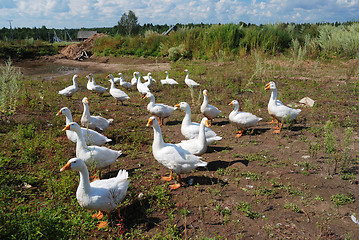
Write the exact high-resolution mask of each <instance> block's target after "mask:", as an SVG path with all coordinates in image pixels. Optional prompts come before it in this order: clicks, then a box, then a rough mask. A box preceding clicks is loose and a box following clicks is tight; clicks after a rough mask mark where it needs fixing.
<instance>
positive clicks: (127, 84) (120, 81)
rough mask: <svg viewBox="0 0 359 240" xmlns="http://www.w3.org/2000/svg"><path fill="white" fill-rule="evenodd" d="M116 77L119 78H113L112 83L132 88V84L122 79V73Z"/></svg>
mask: <svg viewBox="0 0 359 240" xmlns="http://www.w3.org/2000/svg"><path fill="white" fill-rule="evenodd" d="M118 75H119V76H120V77H119V78H114V82H115V83H118V82H119V83H120V86H122V87H124V88H127V89H130V88H131V87H132V84H131V83H129V82H126V81H125V79H124V78H123V75H122V73H118Z"/></svg>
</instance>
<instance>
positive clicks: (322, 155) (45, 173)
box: [0, 55, 359, 239]
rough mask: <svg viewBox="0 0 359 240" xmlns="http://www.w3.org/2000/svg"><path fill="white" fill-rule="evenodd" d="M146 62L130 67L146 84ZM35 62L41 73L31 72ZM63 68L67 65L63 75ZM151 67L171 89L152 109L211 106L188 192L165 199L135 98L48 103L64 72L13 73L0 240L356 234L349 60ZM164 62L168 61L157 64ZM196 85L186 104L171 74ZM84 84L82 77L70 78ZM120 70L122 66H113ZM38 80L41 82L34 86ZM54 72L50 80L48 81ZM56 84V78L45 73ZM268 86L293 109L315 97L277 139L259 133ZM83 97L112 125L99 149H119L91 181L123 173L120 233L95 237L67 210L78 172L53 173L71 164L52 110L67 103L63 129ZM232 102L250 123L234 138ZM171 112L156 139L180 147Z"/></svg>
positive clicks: (87, 215) (353, 91) (353, 86)
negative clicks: (211, 138) (201, 164)
mask: <svg viewBox="0 0 359 240" xmlns="http://www.w3.org/2000/svg"><path fill="white" fill-rule="evenodd" d="M147 63H148V60H146V63H143V64H141V62H140V61H138V62H137V63H136V64H133V65H129V66H128V68H127V69H126V70H125V71H122V73H123V74H124V76H125V78H126V80H130V79H131V78H132V72H133V71H140V72H141V73H142V75H147V72H145V71H144V70H143V69H146V64H147ZM41 64H44V63H41ZM75 64H76V63H75V62H74V66H75ZM157 64H158V71H152V76H153V77H154V78H155V79H157V80H160V79H164V77H165V75H164V74H163V70H169V72H170V76H171V77H173V78H175V79H176V80H177V81H178V82H180V84H179V85H178V86H174V87H167V86H165V87H163V86H161V85H160V84H159V83H158V82H157V85H156V86H155V87H154V89H153V93H154V95H155V97H156V102H161V103H165V104H168V105H175V104H176V103H178V102H180V101H186V102H188V103H190V104H191V108H192V113H193V114H192V120H193V121H196V122H199V121H200V119H201V118H202V116H201V114H200V112H199V106H200V104H201V102H202V96H199V93H200V92H201V91H202V90H203V89H207V90H208V92H209V102H210V104H212V105H215V106H217V107H218V108H220V109H221V110H222V114H221V116H220V117H219V118H217V119H215V121H214V125H213V126H212V129H213V130H214V131H215V132H217V133H218V134H219V135H220V136H222V137H223V139H222V140H221V141H219V142H217V143H215V144H214V145H212V146H211V147H210V148H209V149H208V151H207V153H205V154H204V155H203V158H204V160H205V161H207V162H208V163H209V164H208V168H206V169H198V170H196V171H193V172H191V173H189V174H186V175H184V176H183V178H184V182H186V183H187V184H186V185H185V186H184V187H182V188H180V189H178V190H175V191H170V190H169V186H168V183H165V182H163V181H161V180H160V176H163V175H168V174H169V170H168V169H165V168H164V167H163V166H162V165H160V164H159V163H158V162H156V160H155V159H154V158H153V155H152V152H151V145H152V140H153V131H152V128H147V127H146V122H147V120H148V118H149V117H150V115H149V113H148V112H147V110H146V105H147V102H148V100H141V99H140V98H139V94H138V92H136V90H135V89H133V90H132V91H128V94H129V96H130V97H131V99H130V100H129V101H128V102H127V103H126V104H125V105H124V106H122V105H120V104H119V105H116V104H115V100H114V99H113V98H112V96H110V95H109V93H106V94H104V95H103V96H101V97H100V96H97V95H96V94H94V93H90V92H88V91H87V90H86V81H87V80H85V78H81V81H80V82H79V85H80V91H79V92H77V93H76V94H75V95H74V96H73V97H72V98H70V99H67V98H65V97H62V96H60V95H58V94H57V91H59V90H61V89H62V88H64V87H65V86H68V85H70V84H71V76H60V77H53V78H50V79H49V78H48V75H49V73H46V74H45V73H44V74H41V73H36V75H34V74H31V75H30V74H29V75H27V74H26V69H24V76H25V79H24V81H23V85H22V91H21V92H20V93H19V96H18V98H19V106H18V109H17V111H16V113H15V114H14V115H11V116H4V115H3V116H2V124H1V125H0V133H1V139H2V141H1V143H0V146H1V149H2V152H1V155H0V160H1V161H0V168H1V171H0V175H1V177H0V182H1V190H0V193H1V194H0V205H1V208H0V209H1V214H0V222H1V224H0V236H1V238H2V239H13V238H16V239H22V238H31V239H34V238H35V239H38V238H43V239H47V238H51V239H53V238H54V237H56V238H57V239H63V238H64V239H68V238H81V239H89V238H90V239H99V238H103V239H110V238H116V239H119V238H120V239H121V238H124V239H142V238H143V239H271V238H272V239H285V238H289V239H357V238H358V237H359V228H358V225H356V224H355V223H354V222H353V221H352V220H351V215H352V214H354V215H355V214H359V212H358V208H357V206H358V205H357V201H356V199H358V197H359V191H358V157H357V154H358V149H359V148H358V136H357V132H358V126H359V124H358V117H359V108H358V104H357V103H358V96H359V95H358V90H359V80H358V79H359V78H358V62H357V61H355V60H350V61H347V60H341V59H334V60H330V61H321V60H317V61H301V62H294V61H292V60H291V59H290V58H287V57H282V56H281V57H271V58H266V57H265V56H262V55H252V56H248V57H246V58H243V59H239V60H237V61H232V62H202V61H191V62H189V61H188V62H186V61H182V62H176V63H171V69H162V68H163V67H162V65H161V64H162V63H157ZM166 66H168V65H166ZM186 68H187V69H189V71H190V77H191V78H192V79H194V80H196V81H197V82H199V83H200V84H201V88H200V89H195V91H194V93H195V97H194V98H193V99H192V98H191V94H190V91H189V90H188V88H187V86H186V85H185V84H184V81H183V80H184V76H185V75H184V72H183V70H184V69H186ZM77 70H78V72H79V74H80V75H81V76H85V75H86V74H88V73H89V72H91V69H88V68H85V67H81V68H78V69H77ZM119 71H121V70H119ZM108 73H109V72H108V70H107V69H106V68H103V69H100V70H98V69H97V70H96V74H95V76H96V82H97V83H98V84H101V85H103V86H107V87H109V83H108V81H107V80H105V76H106V75H107V74H108ZM45 75H46V78H45V77H44V76H45ZM54 75H56V74H55V73H54ZM56 76H58V75H56ZM269 81H275V82H276V84H277V87H278V94H279V96H278V97H279V99H280V100H281V101H282V102H284V103H285V104H291V105H292V106H296V104H298V101H299V100H300V99H301V98H303V97H306V96H308V97H310V98H312V99H313V100H315V101H316V102H315V105H314V107H312V108H310V107H304V106H297V107H298V108H301V109H302V112H301V113H300V115H299V117H298V119H297V121H296V122H294V123H292V124H288V125H285V128H284V129H283V131H282V132H281V133H280V134H278V135H276V134H274V133H273V130H272V126H271V125H269V124H267V123H266V122H267V121H270V120H271V119H270V117H269V115H268V113H267V103H268V100H269V95H270V94H269V92H266V91H265V90H264V86H265V84H266V83H267V82H269ZM85 96H87V97H88V98H89V102H90V103H89V105H90V111H91V113H92V114H94V115H102V116H104V117H107V118H114V119H115V121H114V124H112V125H111V126H110V128H109V129H108V130H107V131H106V132H105V135H106V136H108V137H109V138H111V139H112V140H113V141H112V142H111V143H110V144H108V145H107V146H108V147H109V148H112V149H118V150H122V152H123V153H124V154H123V155H122V156H121V157H120V158H119V159H118V161H117V162H116V164H114V165H113V166H111V168H110V169H109V170H108V171H104V174H103V178H108V177H113V176H115V175H116V174H117V171H118V170H119V169H126V170H127V171H129V175H130V180H131V183H130V187H129V190H128V192H127V196H126V198H125V200H124V201H123V203H122V204H121V205H120V206H119V209H120V212H121V216H122V217H123V218H124V225H125V228H126V229H125V232H124V233H123V231H121V229H120V228H119V227H117V226H114V227H109V228H105V229H97V228H96V223H97V220H94V219H92V218H91V214H92V212H90V211H88V210H85V209H82V208H81V207H80V206H79V205H78V203H77V200H76V196H75V193H76V188H77V185H78V180H79V176H78V173H77V172H62V173H60V172H59V169H60V168H61V167H62V166H63V165H64V164H65V163H66V162H67V160H68V159H70V158H72V157H74V156H75V145H74V144H73V143H71V142H70V141H69V140H67V138H66V135H65V133H64V132H62V131H61V129H62V128H63V127H64V126H65V119H64V118H63V117H56V116H55V114H56V113H57V111H58V110H59V109H60V108H61V107H64V106H67V107H69V108H70V110H71V111H72V114H73V117H74V121H77V122H79V120H80V118H81V114H82V109H83V108H82V104H81V99H82V98H83V97H85ZM233 99H237V100H239V102H240V103H241V108H242V110H243V111H249V112H252V113H254V114H256V115H257V116H260V117H262V118H263V121H262V122H260V123H259V125H258V126H257V127H255V128H253V129H251V130H247V131H246V132H245V134H244V135H243V136H242V137H241V138H239V139H237V138H235V126H234V125H233V124H231V123H230V122H229V120H228V115H229V113H230V112H231V111H232V107H231V106H228V103H229V102H230V101H231V100H233ZM183 116H184V113H183V112H181V111H176V112H175V113H174V115H173V116H171V117H170V118H169V119H167V120H166V121H165V122H166V124H165V125H164V126H163V127H162V132H163V135H164V139H165V141H166V142H179V141H180V140H182V139H184V138H183V136H182V135H181V133H180V124H181V121H182V118H183Z"/></svg>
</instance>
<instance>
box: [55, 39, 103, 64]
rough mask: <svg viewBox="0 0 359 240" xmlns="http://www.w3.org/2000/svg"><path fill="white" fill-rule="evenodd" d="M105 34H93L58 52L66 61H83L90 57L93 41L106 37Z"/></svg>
mask: <svg viewBox="0 0 359 240" xmlns="http://www.w3.org/2000/svg"><path fill="white" fill-rule="evenodd" d="M106 36H107V34H104V33H95V34H94V35H92V36H91V37H89V38H88V39H86V40H85V41H83V42H80V43H75V44H71V45H68V46H66V47H64V48H63V49H61V50H60V53H61V54H62V55H64V56H65V57H66V58H68V59H76V60H83V59H84V58H86V57H87V58H88V57H90V56H91V48H92V47H93V44H94V42H95V40H97V39H99V38H102V37H106Z"/></svg>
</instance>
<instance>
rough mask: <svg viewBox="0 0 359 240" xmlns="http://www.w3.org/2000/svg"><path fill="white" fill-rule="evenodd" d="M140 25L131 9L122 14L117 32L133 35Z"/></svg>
mask: <svg viewBox="0 0 359 240" xmlns="http://www.w3.org/2000/svg"><path fill="white" fill-rule="evenodd" d="M139 27H140V25H139V24H138V23H137V17H136V15H135V13H134V12H133V11H131V10H130V11H128V14H127V13H124V14H122V17H121V20H120V21H119V22H118V28H119V33H120V34H122V35H135V34H137V33H138V31H139Z"/></svg>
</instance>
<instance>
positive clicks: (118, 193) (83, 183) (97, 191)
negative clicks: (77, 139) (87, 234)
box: [60, 158, 130, 228]
mask: <svg viewBox="0 0 359 240" xmlns="http://www.w3.org/2000/svg"><path fill="white" fill-rule="evenodd" d="M65 170H73V171H78V172H79V173H80V182H79V186H78V188H77V191H76V198H77V202H78V203H79V205H80V206H81V207H83V208H85V209H89V210H96V211H99V213H98V214H93V215H92V217H93V218H97V219H102V218H103V215H104V213H107V215H108V219H110V218H111V213H112V212H114V211H115V210H116V208H117V206H118V205H119V204H120V203H121V201H122V200H123V199H124V198H125V196H126V193H127V188H128V185H129V183H130V181H129V180H128V173H127V171H126V170H120V171H118V174H117V176H116V177H114V178H109V179H105V180H96V181H93V182H91V183H90V181H89V172H88V169H87V167H86V164H85V163H84V161H82V159H80V158H72V159H70V160H69V161H68V162H67V163H66V165H65V166H64V167H62V168H61V169H60V172H62V171H65ZM107 224H108V222H107V221H102V222H100V223H99V224H98V225H97V226H98V227H100V228H101V227H105V226H107Z"/></svg>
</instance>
